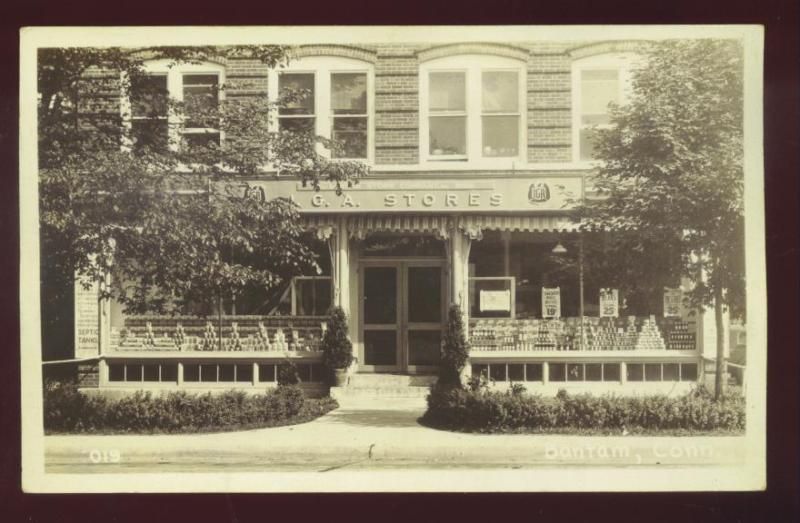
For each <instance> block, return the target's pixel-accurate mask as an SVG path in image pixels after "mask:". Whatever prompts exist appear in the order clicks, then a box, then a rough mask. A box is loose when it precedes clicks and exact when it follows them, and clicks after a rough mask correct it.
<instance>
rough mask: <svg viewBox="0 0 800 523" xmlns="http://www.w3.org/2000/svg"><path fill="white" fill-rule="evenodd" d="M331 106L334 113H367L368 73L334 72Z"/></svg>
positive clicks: (332, 76)
mask: <svg viewBox="0 0 800 523" xmlns="http://www.w3.org/2000/svg"><path fill="white" fill-rule="evenodd" d="M331 107H332V108H333V114H366V113H367V74H366V73H334V74H332V75H331Z"/></svg>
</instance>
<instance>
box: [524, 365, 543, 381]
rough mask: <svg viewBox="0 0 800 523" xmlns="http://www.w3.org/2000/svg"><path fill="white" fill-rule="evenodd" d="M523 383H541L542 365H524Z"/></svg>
mask: <svg viewBox="0 0 800 523" xmlns="http://www.w3.org/2000/svg"><path fill="white" fill-rule="evenodd" d="M525 381H542V364H541V363H526V364H525Z"/></svg>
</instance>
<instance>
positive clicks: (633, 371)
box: [626, 363, 644, 381]
mask: <svg viewBox="0 0 800 523" xmlns="http://www.w3.org/2000/svg"><path fill="white" fill-rule="evenodd" d="M626 367H627V371H628V381H643V380H644V366H643V365H642V364H641V363H628V365H627V366H626Z"/></svg>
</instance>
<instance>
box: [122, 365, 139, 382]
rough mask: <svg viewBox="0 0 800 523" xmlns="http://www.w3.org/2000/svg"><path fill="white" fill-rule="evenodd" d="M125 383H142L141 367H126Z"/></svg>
mask: <svg viewBox="0 0 800 523" xmlns="http://www.w3.org/2000/svg"><path fill="white" fill-rule="evenodd" d="M125 381H142V366H141V365H126V370H125Z"/></svg>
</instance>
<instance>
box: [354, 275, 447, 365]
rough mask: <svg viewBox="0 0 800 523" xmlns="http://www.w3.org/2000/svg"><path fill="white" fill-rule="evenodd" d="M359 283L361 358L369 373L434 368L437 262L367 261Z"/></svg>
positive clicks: (439, 315) (438, 326) (438, 334)
mask: <svg viewBox="0 0 800 523" xmlns="http://www.w3.org/2000/svg"><path fill="white" fill-rule="evenodd" d="M362 267H363V270H362V271H361V273H362V279H361V290H362V292H361V318H362V322H361V323H362V337H361V339H362V340H363V341H364V353H363V359H362V364H361V365H359V367H360V368H362V369H363V370H367V371H374V372H391V371H408V372H410V373H415V372H428V371H433V370H435V369H436V366H437V365H438V364H439V354H440V347H441V340H442V325H443V319H444V314H445V312H444V298H443V297H444V294H445V288H444V284H445V278H443V277H442V267H443V264H442V262H438V261H401V262H396V261H392V262H390V261H380V262H379V261H370V262H366V263H364V265H363V266H362Z"/></svg>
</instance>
